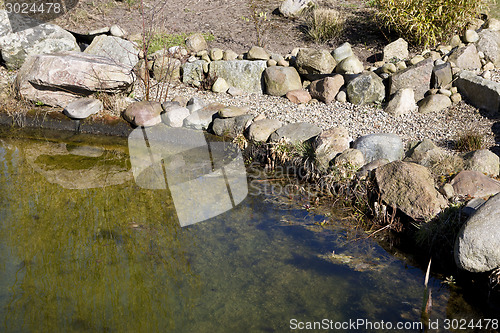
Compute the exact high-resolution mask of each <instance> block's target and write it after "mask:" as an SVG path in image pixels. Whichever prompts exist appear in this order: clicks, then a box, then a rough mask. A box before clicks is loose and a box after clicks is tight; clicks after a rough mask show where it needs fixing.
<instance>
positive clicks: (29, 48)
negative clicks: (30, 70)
mask: <svg viewBox="0 0 500 333" xmlns="http://www.w3.org/2000/svg"><path fill="white" fill-rule="evenodd" d="M12 27H15V28H16V29H15V31H14V30H13V29H12ZM0 50H1V55H2V59H3V61H4V62H5V65H6V66H7V68H9V69H17V68H20V67H21V66H22V65H23V63H24V61H25V60H26V58H27V57H28V56H30V55H36V54H44V53H55V52H64V51H80V47H79V46H78V44H77V43H76V39H75V37H73V35H72V34H71V33H69V32H67V31H66V30H64V29H62V28H61V27H59V26H57V25H53V24H48V23H42V24H38V22H35V21H34V20H33V19H31V18H29V17H27V16H25V15H16V14H7V11H5V10H0Z"/></svg>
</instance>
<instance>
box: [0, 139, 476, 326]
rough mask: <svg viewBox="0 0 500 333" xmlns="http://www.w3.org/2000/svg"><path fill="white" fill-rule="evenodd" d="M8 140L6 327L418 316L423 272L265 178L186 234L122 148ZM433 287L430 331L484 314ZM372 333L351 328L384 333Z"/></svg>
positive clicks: (437, 284)
mask: <svg viewBox="0 0 500 333" xmlns="http://www.w3.org/2000/svg"><path fill="white" fill-rule="evenodd" d="M14 135H15V136H18V134H14ZM11 136H13V134H12V133H7V134H5V133H4V135H3V138H2V140H1V143H0V186H1V196H0V331H1V332H102V331H106V332H287V331H290V328H291V325H294V324H293V323H295V321H293V320H294V319H295V320H297V324H298V322H307V321H321V320H323V319H328V320H331V321H333V322H334V323H343V322H349V320H351V321H356V320H365V323H366V321H369V322H371V323H372V325H380V323H381V322H382V321H383V322H385V323H391V325H394V327H395V325H397V323H398V322H402V323H407V324H408V325H409V324H411V323H412V322H416V323H419V322H420V320H421V308H422V301H423V292H424V289H423V281H424V275H425V274H424V272H423V271H422V270H421V269H419V268H416V267H413V266H411V265H409V263H408V262H407V261H405V259H404V256H403V255H394V254H390V253H388V252H386V251H385V250H384V249H383V248H382V247H380V246H379V245H378V244H377V243H376V242H375V241H373V240H372V239H364V240H360V241H352V236H349V235H350V234H351V233H349V232H347V231H346V229H345V228H344V227H343V224H342V223H341V221H340V219H341V217H336V216H325V215H321V214H318V215H316V214H314V213H313V212H312V211H311V210H309V211H308V210H306V209H304V207H303V205H304V202H302V201H301V200H300V199H297V198H298V197H294V198H292V200H290V198H289V197H286V196H282V195H278V193H279V192H278V191H274V194H273V193H271V191H270V187H269V182H267V181H263V180H262V179H254V180H252V182H251V186H250V187H249V195H248V196H247V197H246V199H245V200H244V201H243V202H242V203H241V204H239V205H238V206H237V207H236V208H234V209H232V210H230V211H227V212H226V213H223V214H221V215H219V216H217V217H214V218H212V219H209V220H207V221H204V222H200V223H196V224H193V225H190V226H187V227H183V228H181V227H180V226H179V224H178V222H177V221H176V220H175V218H173V217H174V215H175V212H174V205H173V203H172V199H171V198H170V197H169V196H168V195H167V193H166V191H165V190H147V189H143V188H141V187H139V186H137V185H136V183H135V182H134V179H133V177H132V174H131V171H130V162H129V156H128V150H127V146H126V141H120V140H119V139H110V138H103V139H100V140H97V141H96V140H93V143H90V142H89V141H88V138H85V137H83V136H69V137H66V138H64V140H61V139H58V140H54V139H50V138H48V137H47V138H44V137H43V135H42V136H41V137H39V138H37V139H27V138H25V139H12V138H9V137H11ZM193 209H196V207H193ZM323 221H328V222H329V223H330V225H329V227H327V228H324V227H322V226H321V222H323ZM430 286H431V288H432V290H433V294H432V297H433V308H432V312H431V315H430V318H431V320H440V329H439V330H431V331H432V332H438V331H447V330H445V329H444V326H443V325H444V320H445V319H450V320H451V319H461V318H468V319H479V318H483V317H482V316H483V315H482V314H481V313H479V312H478V311H475V310H474V309H473V308H472V307H471V306H470V305H468V304H467V303H466V302H465V301H464V300H463V299H462V297H461V296H460V295H459V294H458V293H457V292H456V291H454V289H449V287H448V286H447V285H445V284H442V283H441V281H440V280H437V279H433V278H431V280H430ZM291 321H292V322H291ZM373 327H375V328H377V326H373ZM379 327H380V326H379ZM386 327H387V326H386ZM292 328H294V327H292ZM369 328H370V327H369V326H368V327H366V326H359V327H357V328H356V329H353V330H349V331H351V332H364V331H377V332H381V331H390V330H387V329H373V330H370V329H369ZM394 331H407V332H418V331H420V329H419V328H418V327H417V326H415V327H413V329H408V330H394ZM465 331H470V330H465ZM476 331H477V330H476ZM461 332H464V330H462V331H461Z"/></svg>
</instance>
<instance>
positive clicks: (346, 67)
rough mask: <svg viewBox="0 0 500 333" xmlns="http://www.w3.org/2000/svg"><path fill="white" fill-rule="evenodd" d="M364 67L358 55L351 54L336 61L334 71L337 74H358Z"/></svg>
mask: <svg viewBox="0 0 500 333" xmlns="http://www.w3.org/2000/svg"><path fill="white" fill-rule="evenodd" d="M364 69H365V68H364V66H363V63H362V62H361V61H360V60H359V59H358V57H356V56H355V55H352V56H350V57H347V58H345V59H343V60H342V61H341V62H340V63H338V64H337V67H336V68H335V71H336V72H337V73H339V74H359V73H361V72H363V70H364Z"/></svg>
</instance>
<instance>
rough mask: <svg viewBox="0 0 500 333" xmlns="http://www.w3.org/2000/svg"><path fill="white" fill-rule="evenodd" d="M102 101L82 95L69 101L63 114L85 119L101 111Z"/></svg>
mask: <svg viewBox="0 0 500 333" xmlns="http://www.w3.org/2000/svg"><path fill="white" fill-rule="evenodd" d="M102 108H103V106H102V102H101V101H100V100H98V99H95V98H90V97H84V98H79V99H77V100H75V101H73V102H71V103H69V104H68V105H67V106H66V107H65V108H64V110H63V112H64V114H65V115H67V116H68V117H70V118H73V119H85V118H87V117H89V116H91V115H93V114H97V113H99V112H101V111H102Z"/></svg>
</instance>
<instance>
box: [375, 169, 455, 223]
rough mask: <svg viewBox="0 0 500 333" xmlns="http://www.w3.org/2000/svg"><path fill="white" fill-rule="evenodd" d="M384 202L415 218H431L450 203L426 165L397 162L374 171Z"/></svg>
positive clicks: (426, 219) (425, 219)
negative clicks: (437, 188) (437, 187)
mask: <svg viewBox="0 0 500 333" xmlns="http://www.w3.org/2000/svg"><path fill="white" fill-rule="evenodd" d="M375 178H376V181H377V184H378V187H379V190H380V194H381V198H382V201H383V202H385V203H386V205H387V206H390V207H395V208H396V207H397V208H398V209H399V210H400V211H402V212H403V213H404V214H406V215H407V216H409V217H410V218H412V219H414V220H424V221H428V220H430V219H432V218H433V217H435V216H436V215H437V214H439V213H440V212H441V210H442V209H444V208H446V207H447V206H448V203H447V201H446V199H445V198H444V197H443V196H442V195H441V194H440V193H439V192H438V191H437V190H436V189H435V184H434V178H433V176H432V174H431V172H430V171H429V170H428V169H427V168H426V167H424V166H422V165H418V164H414V163H407V162H401V161H395V162H392V163H389V164H386V165H383V166H381V167H379V168H377V170H376V171H375Z"/></svg>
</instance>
